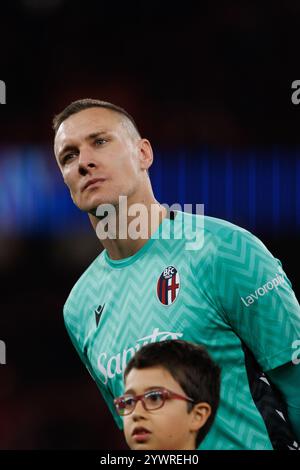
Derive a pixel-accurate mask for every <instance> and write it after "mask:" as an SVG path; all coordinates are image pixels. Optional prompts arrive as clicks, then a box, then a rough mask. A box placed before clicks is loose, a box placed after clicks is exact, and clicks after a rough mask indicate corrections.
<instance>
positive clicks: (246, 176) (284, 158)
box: [0, 146, 300, 237]
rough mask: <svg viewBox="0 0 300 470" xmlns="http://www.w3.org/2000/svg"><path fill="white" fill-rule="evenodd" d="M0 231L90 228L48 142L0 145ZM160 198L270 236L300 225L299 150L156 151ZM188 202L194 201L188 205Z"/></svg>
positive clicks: (296, 229)
mask: <svg viewBox="0 0 300 470" xmlns="http://www.w3.org/2000/svg"><path fill="white" fill-rule="evenodd" d="M0 175H1V176H0V182H1V189H0V233H2V234H6V235H9V234H14V236H15V235H18V236H24V235H25V236H31V235H35V236H36V235H40V236H43V237H47V236H49V237H53V236H55V235H57V234H60V235H65V236H68V234H69V233H70V231H73V232H76V233H79V232H82V231H83V232H84V231H87V230H88V227H89V226H88V224H87V220H86V219H87V218H86V216H85V215H84V214H82V213H81V212H80V211H78V210H77V208H76V207H75V206H74V204H73V203H72V200H71V198H70V195H69V191H68V189H67V188H66V187H65V186H64V185H63V182H62V178H61V175H60V172H59V169H58V167H57V166H56V162H55V158H54V155H53V153H52V151H51V149H48V148H47V147H37V146H27V147H22V146H20V147H18V148H13V149H11V148H6V149H2V150H1V149H0ZM150 176H151V181H152V184H153V188H154V192H155V194H156V197H157V198H158V200H159V201H161V202H163V203H166V204H168V205H172V204H175V203H177V204H180V205H181V206H182V209H183V210H184V209H185V207H184V205H187V206H186V209H187V211H188V212H191V211H192V212H195V211H196V204H204V210H205V214H207V215H210V216H213V217H219V218H222V219H226V220H230V221H231V222H233V223H236V224H238V225H241V226H243V227H245V228H247V229H248V230H250V231H256V230H259V231H260V232H262V233H265V234H266V235H272V236H274V235H287V236H289V235H290V236H296V233H298V232H299V230H300V152H299V150H293V151H291V150H283V149H280V148H274V149H272V150H269V151H266V150H264V151H262V150H261V151H258V150H256V151H255V150H251V151H249V150H248V151H246V150H244V151H232V150H219V151H217V150H211V149H208V148H206V149H205V148H200V149H199V150H198V151H197V150H195V149H193V150H191V151H189V150H188V149H185V150H184V149H182V150H180V149H178V150H174V151H172V152H171V151H169V152H167V151H165V152H162V151H159V150H158V151H157V152H156V155H155V160H154V164H153V166H152V168H151V170H150ZM188 206H190V207H188Z"/></svg>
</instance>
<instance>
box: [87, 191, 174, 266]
mask: <svg viewBox="0 0 300 470" xmlns="http://www.w3.org/2000/svg"><path fill="white" fill-rule="evenodd" d="M129 209H130V206H128V210H127V213H126V214H125V213H124V211H123V213H120V212H119V210H118V209H117V210H116V215H115V217H110V218H108V217H106V218H105V217H104V218H103V219H102V220H100V219H99V218H98V217H96V216H93V215H90V216H89V217H90V220H91V222H92V225H93V227H94V229H95V231H96V234H97V236H98V238H99V240H100V242H101V244H102V245H103V248H105V249H106V250H107V253H108V256H109V257H110V258H111V259H113V260H119V259H123V258H128V257H129V256H133V255H134V254H135V253H137V252H138V251H139V250H140V249H141V248H142V247H143V246H144V245H145V244H146V243H147V241H148V240H149V238H151V236H152V235H153V233H154V232H156V230H157V229H158V227H159V225H160V224H161V223H162V221H163V219H164V218H165V217H166V216H167V210H166V208H165V207H163V206H161V205H160V204H159V202H158V201H156V200H155V199H153V200H152V201H151V202H149V203H148V204H143V210H142V211H141V212H137V213H136V214H135V215H134V216H133V215H128V214H130V213H131V212H130V211H129ZM109 226H110V229H109V230H110V233H109V235H108V236H105V237H103V233H104V231H106V232H107V230H108V227H109ZM109 230H108V231H109ZM139 234H140V236H139Z"/></svg>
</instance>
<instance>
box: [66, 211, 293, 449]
mask: <svg viewBox="0 0 300 470" xmlns="http://www.w3.org/2000/svg"><path fill="white" fill-rule="evenodd" d="M195 217H199V216H193V215H189V214H186V216H185V215H184V216H183V219H182V218H181V220H180V218H178V219H177V217H176V218H175V220H174V221H170V220H166V219H165V220H164V222H163V224H162V231H161V233H160V238H158V239H155V240H150V241H149V242H147V244H146V245H145V246H144V247H143V250H142V251H141V252H140V253H139V252H138V253H137V254H135V255H134V256H132V257H131V258H130V259H129V260H127V261H126V263H122V260H121V261H120V263H118V262H114V263H110V262H109V260H108V259H107V255H106V254H105V252H103V253H102V254H101V255H100V256H99V257H98V258H96V260H95V261H94V262H93V263H92V264H91V265H90V267H89V268H88V269H87V270H86V272H85V273H84V274H83V275H82V277H81V278H80V279H79V281H78V282H77V283H76V284H75V286H74V288H73V289H72V291H71V293H70V295H69V298H68V300H67V302H66V304H65V308H64V317H65V323H66V327H67V329H68V331H69V333H70V336H71V339H72V341H73V343H74V345H75V347H76V349H77V351H78V352H79V354H80V356H81V358H82V360H83V361H84V362H85V363H86V364H87V365H88V368H89V370H90V372H91V374H92V376H93V377H94V379H95V381H96V384H97V385H98V387H99V389H100V391H101V393H102V395H103V397H104V399H105V400H106V402H107V404H108V406H109V408H110V410H111V412H112V413H113V415H114V417H115V420H116V422H117V423H118V425H119V426H121V424H122V423H121V420H120V418H119V416H118V415H117V414H116V413H115V411H114V408H113V397H115V396H118V395H120V394H121V393H122V392H123V372H124V369H125V366H126V364H127V363H128V361H129V359H130V358H131V357H132V355H133V354H134V353H135V352H136V351H137V350H138V349H139V348H141V347H142V346H143V344H147V343H149V342H154V341H163V340H164V339H170V338H182V339H185V340H187V341H192V342H195V343H199V344H203V345H204V346H205V347H206V348H207V350H208V351H209V353H210V354H211V356H212V357H213V359H214V360H215V361H216V362H217V363H218V364H219V365H220V367H221V369H222V384H221V403H220V407H219V409H218V413H217V417H216V420H215V422H214V424H213V426H212V428H211V430H210V432H209V434H208V436H206V438H205V440H204V442H203V443H202V444H201V449H202V448H203V449H272V444H271V441H270V439H269V435H268V432H267V429H266V427H265V424H264V420H263V418H262V415H261V413H260V412H259V411H258V409H257V407H256V406H255V403H254V401H253V398H252V395H251V392H250V388H249V382H248V377H247V372H246V368H245V357H244V353H243V349H242V343H241V341H243V342H244V343H245V344H246V345H247V346H248V347H249V348H250V349H251V350H252V352H253V354H254V356H255V358H256V360H257V361H258V362H259V363H260V365H261V367H263V368H264V367H265V369H264V370H267V369H266V367H268V368H269V369H271V368H274V367H276V366H277V365H281V364H284V363H286V362H288V361H289V360H290V358H291V354H292V349H291V344H292V342H293V341H294V340H296V339H298V338H299V337H300V335H299V331H300V320H299V318H300V314H299V305H298V303H297V301H296V298H295V296H294V294H293V292H292V290H291V286H290V283H289V281H288V280H287V278H286V276H285V274H284V272H283V271H282V268H281V265H280V263H279V261H278V260H276V259H275V258H274V257H273V256H272V255H271V254H270V253H269V252H268V251H267V249H266V248H265V247H264V245H263V244H262V243H261V242H260V241H259V240H258V239H257V238H255V237H254V236H253V235H251V234H250V233H249V232H247V231H246V230H243V229H241V228H239V227H237V226H235V225H233V224H230V223H228V222H225V221H222V220H219V219H214V218H212V217H205V218H204V227H203V228H201V231H202V233H201V235H200V237H199V239H200V240H201V237H202V240H203V241H204V243H203V244H201V243H200V244H199V248H198V249H197V250H189V249H187V245H186V243H187V239H186V237H188V239H189V240H190V234H191V233H192V231H193V227H195V224H194V223H195V220H194V218H195ZM182 221H183V225H181V222H182ZM193 224H194V225H193ZM202 225H203V224H202ZM202 225H201V224H199V226H200V227H202ZM182 227H184V230H182ZM170 228H171V230H170V236H169V237H164V238H163V235H165V234H166V233H167V232H168V230H169V229H170ZM199 230H200V229H199ZM168 266H174V267H175V268H176V270H177V271H178V273H179V277H180V289H179V291H178V294H177V297H176V300H175V301H174V303H172V304H171V305H163V304H162V303H161V302H160V301H159V299H158V297H157V291H156V286H157V281H158V279H159V277H160V275H161V273H162V272H163V271H164V269H165V268H166V267H168ZM277 274H279V275H280V276H283V278H284V281H283V282H281V284H280V285H278V286H277V287H278V288H277V289H275V288H274V289H272V290H267V291H266V293H265V294H264V295H261V296H260V295H259V294H255V292H256V291H257V289H258V288H259V287H260V286H262V285H264V284H265V283H267V282H269V281H270V280H272V279H274V278H275V276H276V275H277ZM251 293H252V294H253V293H254V295H257V299H255V297H254V301H253V302H252V303H251V305H249V306H247V305H245V304H244V303H243V302H242V300H241V297H243V298H245V299H246V298H247V296H249V295H250V294H251ZM250 299H252V300H253V298H252V297H250ZM104 304H105V308H104V309H103V311H102V314H101V317H100V320H99V324H98V325H97V323H96V320H95V313H94V312H95V310H96V309H97V308H98V307H99V305H101V306H102V305H104Z"/></svg>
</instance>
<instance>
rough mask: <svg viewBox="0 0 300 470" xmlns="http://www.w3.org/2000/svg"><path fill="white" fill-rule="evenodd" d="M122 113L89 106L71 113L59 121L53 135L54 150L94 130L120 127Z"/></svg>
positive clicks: (83, 137) (84, 136) (112, 129)
mask: <svg viewBox="0 0 300 470" xmlns="http://www.w3.org/2000/svg"><path fill="white" fill-rule="evenodd" d="M121 122H122V115H120V114H119V113H117V112H114V111H111V110H110V109H105V108H89V109H85V110H82V111H79V112H78V113H76V114H72V115H71V116H69V117H68V118H67V119H66V120H65V121H63V122H62V123H61V125H60V126H59V128H58V131H57V134H56V136H55V144H54V147H55V150H56V151H59V148H60V147H61V146H64V145H66V144H68V143H69V141H72V140H83V139H85V138H86V137H87V136H88V135H90V134H93V133H96V132H99V131H101V132H111V131H114V130H116V129H118V128H119V127H120V124H121Z"/></svg>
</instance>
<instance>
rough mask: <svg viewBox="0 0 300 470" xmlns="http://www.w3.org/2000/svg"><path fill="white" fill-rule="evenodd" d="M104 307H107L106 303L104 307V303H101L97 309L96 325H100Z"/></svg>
mask: <svg viewBox="0 0 300 470" xmlns="http://www.w3.org/2000/svg"><path fill="white" fill-rule="evenodd" d="M104 307H105V304H104V305H103V307H102V305H99V307H98V308H96V310H95V319H96V326H98V324H99V321H100V317H101V315H102V312H103V309H104Z"/></svg>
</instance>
